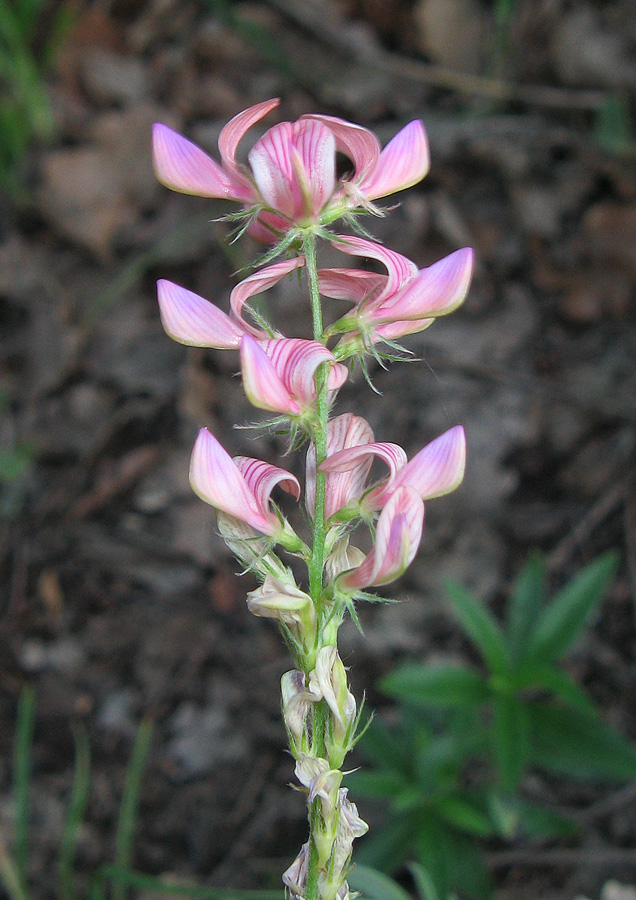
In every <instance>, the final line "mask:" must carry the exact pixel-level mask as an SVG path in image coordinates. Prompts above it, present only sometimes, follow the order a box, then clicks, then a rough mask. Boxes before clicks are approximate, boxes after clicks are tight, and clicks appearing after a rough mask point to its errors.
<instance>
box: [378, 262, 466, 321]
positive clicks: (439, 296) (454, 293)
mask: <svg viewBox="0 0 636 900" xmlns="http://www.w3.org/2000/svg"><path fill="white" fill-rule="evenodd" d="M472 271H473V251H472V250H471V249H470V248H469V247H465V248H464V249H463V250H457V251H455V253H451V254H450V255H449V256H446V257H444V259H441V260H439V262H436V263H434V264H433V265H432V266H429V267H428V268H427V269H422V270H421V271H420V272H419V273H418V275H417V277H416V278H414V279H413V280H412V281H411V282H410V283H409V284H408V285H407V286H406V287H405V288H404V289H403V290H401V291H399V292H398V293H397V294H396V295H395V296H393V297H388V298H387V299H386V300H385V301H384V302H382V303H377V302H373V304H372V307H373V308H372V309H369V311H368V312H367V318H368V320H369V321H370V322H395V321H398V320H403V319H424V318H430V317H431V316H443V315H447V314H448V313H451V312H453V310H455V309H457V307H458V306H460V305H461V304H462V303H463V302H464V300H465V298H466V294H467V293H468V288H469V286H470V279H471V276H472Z"/></svg>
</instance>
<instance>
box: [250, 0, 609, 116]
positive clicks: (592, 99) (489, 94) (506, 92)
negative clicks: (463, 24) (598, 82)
mask: <svg viewBox="0 0 636 900" xmlns="http://www.w3.org/2000/svg"><path fill="white" fill-rule="evenodd" d="M268 2H269V3H270V5H271V6H274V7H275V8H276V9H277V10H278V11H279V12H282V13H283V14H284V15H286V16H287V17H288V18H290V19H291V20H292V21H294V22H296V24H298V25H300V26H301V27H302V28H304V29H306V30H307V31H309V32H310V33H311V34H312V35H313V36H314V37H316V38H317V39H318V40H319V41H321V42H322V43H324V44H327V45H328V46H329V47H330V48H331V49H333V50H336V51H337V52H338V53H340V54H342V55H346V57H347V58H348V59H354V60H355V61H356V62H357V63H358V64H360V65H363V66H369V67H372V68H374V69H376V70H380V71H382V72H386V73H387V74H388V75H394V76H397V77H398V78H401V79H407V80H410V81H414V82H416V83H419V84H428V85H431V86H432V87H439V88H446V89H447V90H451V91H456V92H457V93H461V94H468V95H472V96H477V97H483V98H484V99H486V100H493V101H497V102H499V103H504V102H506V103H510V102H518V103H524V104H526V105H528V106H541V107H544V108H546V109H587V110H596V109H599V108H600V107H601V106H602V105H603V104H604V103H605V102H606V101H607V94H606V93H604V92H603V91H594V90H587V91H573V90H569V89H567V88H558V87H552V86H550V85H542V84H525V85H524V84H512V83H510V82H506V81H501V80H499V79H497V78H486V77H483V76H481V75H470V74H468V73H465V72H458V71H456V70H455V69H448V68H446V67H444V66H437V65H433V64H432V63H426V62H423V61H422V60H417V59H409V58H407V57H403V56H398V55H397V54H395V53H391V52H389V51H388V50H384V49H383V48H382V47H379V46H378V45H377V44H372V43H371V42H369V41H367V40H365V41H360V40H359V35H357V34H356V32H355V30H354V29H352V28H351V27H348V23H347V21H346V20H345V19H344V18H343V17H342V16H339V15H338V14H337V13H336V11H335V10H334V7H333V5H331V4H330V5H329V7H328V8H327V6H326V4H325V3H323V2H322V0H304V2H303V3H297V2H296V0H268Z"/></svg>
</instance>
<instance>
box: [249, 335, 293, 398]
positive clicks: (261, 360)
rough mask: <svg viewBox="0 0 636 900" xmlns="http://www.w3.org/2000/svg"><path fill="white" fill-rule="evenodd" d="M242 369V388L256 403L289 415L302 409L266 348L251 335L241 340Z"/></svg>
mask: <svg viewBox="0 0 636 900" xmlns="http://www.w3.org/2000/svg"><path fill="white" fill-rule="evenodd" d="M241 371H242V374H243V389H244V390H245V394H246V395H247V399H248V400H249V401H250V403H251V404H252V405H253V406H256V407H258V409H266V410H268V411H269V412H277V413H283V414H284V415H288V416H299V415H300V414H301V413H302V411H303V410H302V408H301V406H299V404H298V403H297V402H296V400H295V399H294V397H293V396H292V393H291V392H290V390H289V388H288V387H287V386H286V385H285V382H284V381H283V379H282V378H281V377H280V375H279V374H278V372H277V371H276V367H275V366H274V364H273V363H272V361H271V360H270V358H269V356H268V355H267V353H266V352H265V350H264V349H263V348H262V347H261V346H260V345H259V344H257V343H256V341H255V340H254V339H253V338H252V337H250V336H249V335H245V336H244V337H243V339H242V340H241Z"/></svg>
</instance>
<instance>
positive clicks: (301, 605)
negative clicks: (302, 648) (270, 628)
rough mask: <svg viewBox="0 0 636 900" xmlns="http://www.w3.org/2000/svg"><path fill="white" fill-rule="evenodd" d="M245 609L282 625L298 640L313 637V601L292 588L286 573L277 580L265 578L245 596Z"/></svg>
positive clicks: (289, 574) (290, 577) (314, 625)
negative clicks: (275, 620)
mask: <svg viewBox="0 0 636 900" xmlns="http://www.w3.org/2000/svg"><path fill="white" fill-rule="evenodd" d="M247 608H248V609H249V611H250V612H251V613H253V614H254V615H255V616H261V617H263V618H265V619H277V620H278V621H279V622H283V623H284V624H285V625H287V626H288V627H289V628H290V629H291V630H292V632H293V634H294V636H295V637H298V639H299V640H304V639H305V638H313V634H314V630H315V627H316V611H315V609H314V604H313V601H312V599H311V597H310V596H309V594H306V593H305V592H304V591H301V590H300V588H298V587H297V586H296V584H295V582H294V580H293V576H292V575H291V573H290V572H286V573H285V574H284V576H283V577H281V578H277V577H275V576H274V575H268V576H267V577H266V578H265V581H264V582H263V584H262V585H261V586H260V587H258V588H256V590H254V591H250V592H249V593H248V595H247Z"/></svg>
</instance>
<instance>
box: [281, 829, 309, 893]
mask: <svg viewBox="0 0 636 900" xmlns="http://www.w3.org/2000/svg"><path fill="white" fill-rule="evenodd" d="M308 868H309V842H307V843H306V844H303V845H302V847H301V848H300V853H299V854H298V856H297V857H296V859H295V860H294V861H293V863H292V864H291V866H290V867H289V868H288V869H286V871H285V872H283V884H284V885H285V886H286V887H287V888H289V890H290V892H291V895H292V897H303V896H304V894H305V887H306V885H307V870H308Z"/></svg>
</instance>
